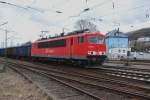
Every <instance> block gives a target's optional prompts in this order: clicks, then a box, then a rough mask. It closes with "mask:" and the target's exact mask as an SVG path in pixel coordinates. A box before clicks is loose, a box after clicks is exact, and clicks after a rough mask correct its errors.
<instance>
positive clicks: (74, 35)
mask: <svg viewBox="0 0 150 100" xmlns="http://www.w3.org/2000/svg"><path fill="white" fill-rule="evenodd" d="M94 34H97V35H100V36H102V37H105V35H103V34H99V33H96V32H85V33H79V34H72V35H64V36H58V37H54V38H48V39H45V40H38V41H35V42H34V43H37V42H46V41H50V40H57V39H65V38H68V37H76V36H83V35H94Z"/></svg>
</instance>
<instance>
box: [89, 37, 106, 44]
mask: <svg viewBox="0 0 150 100" xmlns="http://www.w3.org/2000/svg"><path fill="white" fill-rule="evenodd" d="M88 42H89V43H90V44H103V43H104V39H103V38H102V37H97V36H89V37H88Z"/></svg>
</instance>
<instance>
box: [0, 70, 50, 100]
mask: <svg viewBox="0 0 150 100" xmlns="http://www.w3.org/2000/svg"><path fill="white" fill-rule="evenodd" d="M0 100H52V99H51V98H49V97H48V96H46V95H45V94H44V93H43V92H42V91H41V90H40V89H39V88H37V87H36V86H35V85H34V84H32V83H30V82H29V81H27V80H26V79H24V78H23V77H22V76H20V75H19V74H16V73H15V72H14V71H12V70H11V69H8V68H7V70H6V72H3V73H0Z"/></svg>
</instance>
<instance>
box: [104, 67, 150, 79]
mask: <svg viewBox="0 0 150 100" xmlns="http://www.w3.org/2000/svg"><path fill="white" fill-rule="evenodd" d="M101 69H102V70H103V71H104V72H103V73H105V74H108V75H113V76H117V77H122V78H128V79H133V80H138V81H142V82H150V70H146V69H138V68H126V67H111V66H103V67H101Z"/></svg>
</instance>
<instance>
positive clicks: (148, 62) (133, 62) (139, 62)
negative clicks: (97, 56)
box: [106, 61, 150, 65]
mask: <svg viewBox="0 0 150 100" xmlns="http://www.w3.org/2000/svg"><path fill="white" fill-rule="evenodd" d="M106 63H114V64H126V63H127V61H107V62H106ZM128 63H129V64H132V65H150V61H129V62H128Z"/></svg>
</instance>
